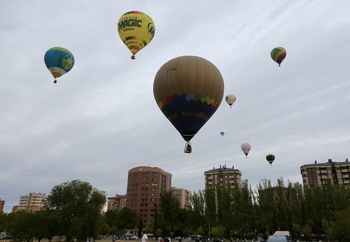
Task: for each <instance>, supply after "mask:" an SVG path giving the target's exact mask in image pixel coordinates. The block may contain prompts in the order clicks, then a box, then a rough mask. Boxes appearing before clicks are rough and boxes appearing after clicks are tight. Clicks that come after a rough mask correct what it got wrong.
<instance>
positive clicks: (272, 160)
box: [266, 154, 275, 165]
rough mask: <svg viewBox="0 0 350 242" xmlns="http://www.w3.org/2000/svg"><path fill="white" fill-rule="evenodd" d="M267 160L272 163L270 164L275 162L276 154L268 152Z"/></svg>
mask: <svg viewBox="0 0 350 242" xmlns="http://www.w3.org/2000/svg"><path fill="white" fill-rule="evenodd" d="M266 160H267V162H269V163H270V165H272V163H273V162H274V160H275V156H274V155H273V154H268V155H267V156H266Z"/></svg>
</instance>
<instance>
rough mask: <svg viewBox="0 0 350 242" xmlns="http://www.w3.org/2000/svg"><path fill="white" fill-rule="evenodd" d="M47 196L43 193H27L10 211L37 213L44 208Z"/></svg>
mask: <svg viewBox="0 0 350 242" xmlns="http://www.w3.org/2000/svg"><path fill="white" fill-rule="evenodd" d="M46 198H47V196H46V195H45V193H29V194H28V195H23V196H21V197H20V199H19V204H18V206H15V207H14V208H13V209H12V211H14V212H15V211H20V210H24V211H38V210H41V209H43V208H44V206H45V201H46Z"/></svg>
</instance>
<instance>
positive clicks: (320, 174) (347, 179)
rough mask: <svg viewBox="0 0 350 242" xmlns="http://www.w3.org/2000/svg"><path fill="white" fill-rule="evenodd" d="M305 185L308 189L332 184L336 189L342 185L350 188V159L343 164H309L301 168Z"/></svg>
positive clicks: (332, 162) (330, 160)
mask: <svg viewBox="0 0 350 242" xmlns="http://www.w3.org/2000/svg"><path fill="white" fill-rule="evenodd" d="M300 173H301V176H302V179H303V184H304V186H306V187H316V186H320V185H322V184H324V183H325V182H329V181H330V182H331V183H332V184H334V186H335V187H337V186H340V185H345V186H350V162H349V161H348V159H346V160H345V161H342V162H334V161H332V159H328V162H325V163H318V162H317V161H315V163H314V164H307V165H303V166H301V167H300Z"/></svg>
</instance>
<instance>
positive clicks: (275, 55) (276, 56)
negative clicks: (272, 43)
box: [270, 47, 287, 66]
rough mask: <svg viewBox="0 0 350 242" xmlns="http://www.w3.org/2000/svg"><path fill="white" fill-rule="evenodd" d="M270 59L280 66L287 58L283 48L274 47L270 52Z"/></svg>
mask: <svg viewBox="0 0 350 242" xmlns="http://www.w3.org/2000/svg"><path fill="white" fill-rule="evenodd" d="M270 55H271V58H272V59H273V60H274V61H275V62H276V63H277V64H278V65H279V66H281V63H282V61H283V60H284V58H286V56H287V52H286V50H285V49H284V48H283V47H276V48H274V49H273V50H272V51H271V54H270Z"/></svg>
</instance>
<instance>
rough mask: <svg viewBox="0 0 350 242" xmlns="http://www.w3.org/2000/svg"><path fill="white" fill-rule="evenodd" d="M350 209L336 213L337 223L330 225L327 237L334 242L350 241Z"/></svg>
mask: <svg viewBox="0 0 350 242" xmlns="http://www.w3.org/2000/svg"><path fill="white" fill-rule="evenodd" d="M349 226H350V207H348V208H347V209H344V210H342V211H338V212H335V221H334V222H332V223H331V224H330V225H329V229H328V230H327V235H328V236H329V237H330V238H331V239H334V240H338V241H350V230H349Z"/></svg>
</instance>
